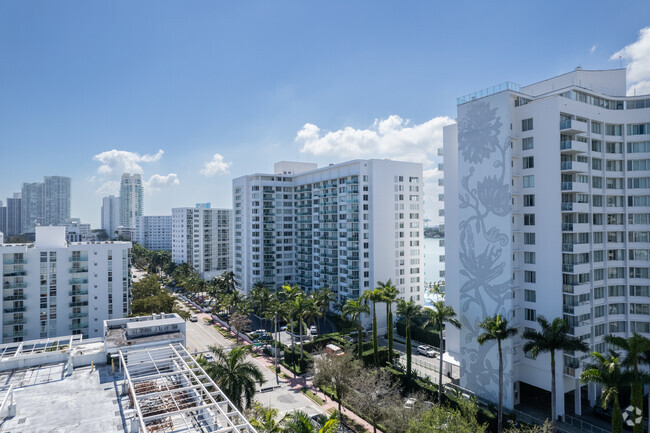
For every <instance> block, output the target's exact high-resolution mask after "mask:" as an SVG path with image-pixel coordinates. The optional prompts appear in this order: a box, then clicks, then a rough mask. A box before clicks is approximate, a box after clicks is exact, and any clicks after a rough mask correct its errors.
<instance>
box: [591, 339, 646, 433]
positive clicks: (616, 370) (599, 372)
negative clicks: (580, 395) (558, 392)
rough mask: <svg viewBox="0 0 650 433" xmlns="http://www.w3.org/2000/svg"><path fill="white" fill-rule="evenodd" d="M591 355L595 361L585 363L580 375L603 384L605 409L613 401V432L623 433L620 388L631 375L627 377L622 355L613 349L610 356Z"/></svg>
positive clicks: (603, 405)
mask: <svg viewBox="0 0 650 433" xmlns="http://www.w3.org/2000/svg"><path fill="white" fill-rule="evenodd" d="M591 357H592V358H594V361H595V362H594V363H593V364H587V365H585V368H584V370H583V371H582V374H581V375H580V380H581V381H582V382H583V383H597V384H599V385H602V387H603V390H602V392H601V394H600V404H601V406H602V407H603V409H604V408H607V405H608V404H609V402H610V401H612V432H613V433H621V432H622V431H623V416H622V414H621V406H620V404H619V403H618V391H619V389H618V388H619V386H621V385H624V384H626V382H628V381H629V376H628V377H626V376H627V375H626V374H625V373H624V372H623V370H622V368H621V366H622V363H621V359H620V356H619V354H618V353H616V352H614V351H613V350H610V351H609V356H608V357H605V356H603V355H602V354H600V353H598V352H593V353H592V354H591ZM641 425H643V423H641Z"/></svg>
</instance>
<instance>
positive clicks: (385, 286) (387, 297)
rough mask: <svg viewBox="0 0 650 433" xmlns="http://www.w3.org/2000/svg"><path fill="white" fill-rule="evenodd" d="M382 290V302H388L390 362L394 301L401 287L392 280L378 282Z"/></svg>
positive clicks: (389, 359)
mask: <svg viewBox="0 0 650 433" xmlns="http://www.w3.org/2000/svg"><path fill="white" fill-rule="evenodd" d="M377 285H378V286H379V288H380V289H381V291H382V295H383V296H382V298H383V299H382V302H384V303H385V304H386V326H387V328H388V362H389V363H392V362H393V303H395V301H396V300H397V297H398V296H399V289H398V288H397V287H395V285H394V284H393V282H392V281H391V280H388V281H386V282H385V283H382V282H381V281H378V282H377Z"/></svg>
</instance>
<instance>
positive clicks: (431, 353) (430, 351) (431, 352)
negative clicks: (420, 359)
mask: <svg viewBox="0 0 650 433" xmlns="http://www.w3.org/2000/svg"><path fill="white" fill-rule="evenodd" d="M418 353H419V354H420V355H424V356H428V357H429V358H435V357H436V356H437V355H438V351H437V350H436V349H434V348H433V347H431V346H426V345H422V346H418Z"/></svg>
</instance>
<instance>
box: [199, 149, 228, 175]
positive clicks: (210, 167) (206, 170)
mask: <svg viewBox="0 0 650 433" xmlns="http://www.w3.org/2000/svg"><path fill="white" fill-rule="evenodd" d="M231 165H232V162H228V161H224V159H223V156H222V155H220V154H218V153H215V154H214V155H213V156H212V160H211V161H208V162H206V163H205V165H204V166H203V168H202V169H201V172H200V173H201V174H202V175H204V176H218V175H220V174H227V173H228V172H229V169H230V166H231Z"/></svg>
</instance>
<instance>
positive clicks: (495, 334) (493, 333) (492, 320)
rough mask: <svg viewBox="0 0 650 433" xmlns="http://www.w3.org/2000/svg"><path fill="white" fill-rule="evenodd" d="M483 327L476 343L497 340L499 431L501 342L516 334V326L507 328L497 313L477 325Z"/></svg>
mask: <svg viewBox="0 0 650 433" xmlns="http://www.w3.org/2000/svg"><path fill="white" fill-rule="evenodd" d="M478 326H479V327H480V328H482V329H485V332H484V333H482V334H481V335H479V336H478V338H477V339H476V341H478V344H481V345H483V344H485V343H487V342H488V341H496V342H497V353H498V356H499V410H498V425H497V431H498V432H499V433H500V432H501V430H502V429H503V352H502V351H501V342H502V341H503V340H505V339H506V338H510V337H514V336H515V335H517V328H508V321H507V320H506V319H504V318H503V317H501V315H500V314H497V315H495V316H493V317H486V318H485V319H484V320H483V321H482V322H481V323H479V325H478Z"/></svg>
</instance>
